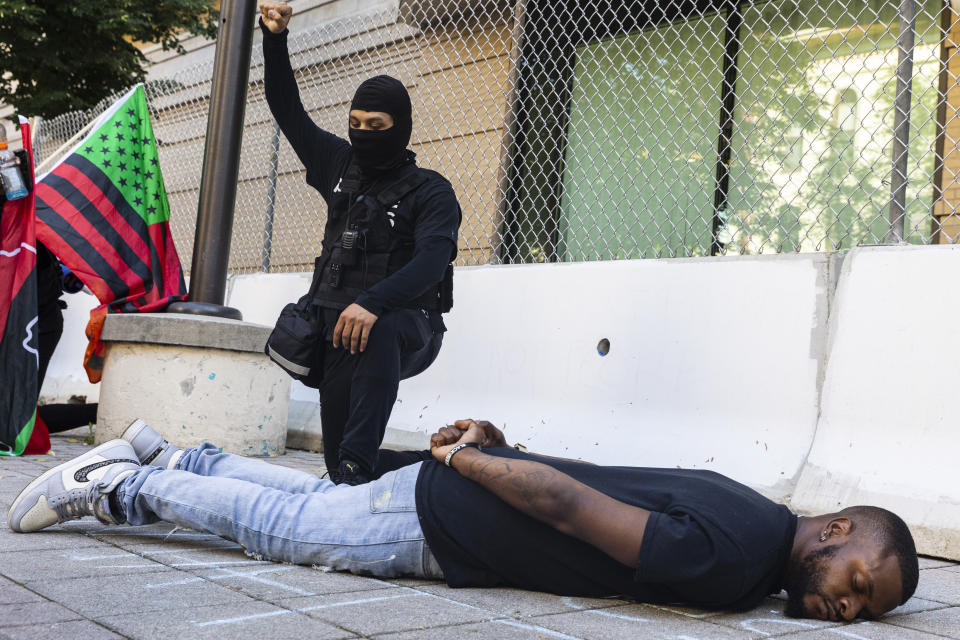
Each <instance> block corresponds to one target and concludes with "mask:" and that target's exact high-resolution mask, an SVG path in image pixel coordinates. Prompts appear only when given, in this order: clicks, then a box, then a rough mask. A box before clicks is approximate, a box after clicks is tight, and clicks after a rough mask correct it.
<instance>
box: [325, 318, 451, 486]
mask: <svg viewBox="0 0 960 640" xmlns="http://www.w3.org/2000/svg"><path fill="white" fill-rule="evenodd" d="M439 346H440V336H439V335H438V336H434V334H433V332H432V330H431V328H430V323H429V321H428V319H427V318H426V316H424V315H423V313H422V312H420V311H415V310H406V309H403V310H397V311H390V312H387V313H385V314H384V315H383V316H382V317H381V318H380V319H379V320H377V323H376V324H375V325H374V326H373V330H372V331H371V333H370V340H369V342H368V343H367V348H366V349H365V350H364V351H363V353H359V354H357V355H354V356H350V357H351V358H353V359H354V360H355V361H356V367H355V369H354V373H353V379H352V381H351V386H350V414H349V416H348V418H347V421H346V423H345V425H344V428H343V440H342V442H341V444H340V458H341V459H349V460H353V461H354V462H357V463H359V464H360V466H361V467H362V468H363V470H364V471H365V472H366V473H368V474H370V473H372V472H373V470H374V469H375V468H376V466H377V458H378V451H379V449H380V444H381V443H382V442H383V436H384V433H385V432H386V428H387V421H388V420H389V419H390V414H391V412H392V411H393V405H394V403H395V402H396V401H397V388H398V387H399V386H400V380H401V379H405V378H408V377H411V376H413V375H416V374H418V373H420V372H422V371H423V370H425V369H426V368H427V367H428V366H429V365H430V363H431V362H433V359H434V358H436V355H437V352H438V351H439Z"/></svg>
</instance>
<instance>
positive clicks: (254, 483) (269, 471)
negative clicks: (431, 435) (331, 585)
mask: <svg viewBox="0 0 960 640" xmlns="http://www.w3.org/2000/svg"><path fill="white" fill-rule="evenodd" d="M420 464H421V463H417V464H413V465H410V466H407V467H403V468H401V469H397V470H396V471H391V472H389V473H387V474H384V475H383V477H381V478H380V479H378V480H375V481H373V482H370V483H368V484H364V485H359V486H355V487H352V486H348V485H335V484H333V483H332V482H331V481H330V480H325V479H320V478H318V477H316V476H314V475H312V474H309V473H306V472H303V471H297V470H295V469H287V468H285V467H281V466H278V465H273V464H269V463H266V462H262V461H260V460H253V459H250V458H244V457H241V456H235V455H232V454H229V453H220V451H219V449H217V448H216V447H215V446H213V445H212V444H210V443H209V442H207V443H204V444H202V445H200V446H199V447H196V448H193V449H187V450H186V451H185V452H184V454H183V456H182V457H181V458H180V460H179V462H178V463H177V468H176V469H169V470H168V469H162V468H160V467H142V468H141V469H140V470H139V471H137V472H136V473H134V474H133V475H131V476H130V477H129V478H127V479H126V480H124V481H123V483H122V484H120V486H119V487H117V498H118V499H119V502H120V503H121V504H122V505H123V509H124V514H125V515H126V518H127V522H129V523H130V524H132V525H144V524H151V523H154V522H157V521H159V520H164V521H167V522H172V523H173V524H176V525H180V526H182V527H188V528H190V529H195V530H198V531H205V532H209V533H213V534H216V535H218V536H221V537H223V538H227V539H228V540H233V541H235V542H237V543H239V544H240V545H242V546H243V547H244V548H245V549H246V550H247V551H248V552H249V553H250V554H252V555H254V556H257V557H262V558H264V559H267V560H274V561H278V562H292V563H295V564H305V565H322V566H325V567H331V568H333V569H338V570H343V571H350V572H352V573H356V574H361V575H374V576H381V577H391V576H400V575H405V576H415V577H423V578H437V579H439V578H442V577H443V572H442V571H441V570H440V566H439V565H438V564H437V561H436V560H435V559H434V557H433V554H432V553H431V552H430V549H429V547H428V546H427V544H426V542H425V541H424V537H423V531H422V530H421V528H420V521H419V519H418V517H417V508H416V502H415V500H414V489H415V486H416V482H417V475H418V474H419V472H420Z"/></svg>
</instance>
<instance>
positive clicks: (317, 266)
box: [307, 256, 326, 301]
mask: <svg viewBox="0 0 960 640" xmlns="http://www.w3.org/2000/svg"><path fill="white" fill-rule="evenodd" d="M322 257H323V256H317V257H316V258H314V259H313V278H312V280H311V282H310V289H309V290H307V295H308V296H309V297H308V298H307V300H309V301H312V300H313V299H314V298H315V297H316V295H317V289H318V288H319V287H320V281H321V280H323V262H326V261H321V260H320V258H322Z"/></svg>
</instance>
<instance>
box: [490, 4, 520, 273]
mask: <svg viewBox="0 0 960 640" xmlns="http://www.w3.org/2000/svg"><path fill="white" fill-rule="evenodd" d="M526 23H527V0H517V1H516V3H515V4H514V9H513V29H512V31H511V36H510V37H511V40H512V42H513V44H512V46H511V48H510V72H509V74H508V79H507V86H508V87H510V89H509V91H508V92H507V113H506V116H505V117H504V123H503V137H502V138H501V140H500V166H499V168H498V169H497V187H498V188H497V192H498V194H499V196H500V200H499V201H498V202H497V217H496V220H497V227H496V228H497V231H496V237H495V238H494V239H493V241H494V244H495V246H496V249H495V253H494V255H495V257H496V262H500V263H503V262H508V261H509V255H508V253H507V239H506V235H507V234H508V233H509V229H510V225H509V224H508V222H507V216H509V215H510V181H511V179H512V178H513V164H514V162H513V154H514V153H515V152H516V150H515V148H514V142H516V139H517V112H518V111H519V110H520V104H519V95H520V94H519V85H520V65H521V58H522V57H523V47H524V45H525V43H526V33H525V31H524V29H525V27H526Z"/></svg>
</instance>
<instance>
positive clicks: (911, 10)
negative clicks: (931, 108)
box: [887, 0, 917, 244]
mask: <svg viewBox="0 0 960 640" xmlns="http://www.w3.org/2000/svg"><path fill="white" fill-rule="evenodd" d="M916 22H917V2H916V0H902V2H901V3H900V32H899V33H898V34H897V57H898V59H897V93H896V95H895V97H894V101H893V158H892V160H893V173H892V175H891V178H890V231H889V233H887V243H888V244H899V243H901V242H903V232H904V226H905V223H906V214H907V206H906V202H907V160H909V159H910V153H909V151H910V102H911V84H912V82H913V42H914V38H915V32H916Z"/></svg>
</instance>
